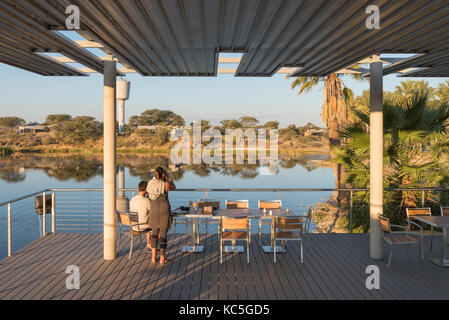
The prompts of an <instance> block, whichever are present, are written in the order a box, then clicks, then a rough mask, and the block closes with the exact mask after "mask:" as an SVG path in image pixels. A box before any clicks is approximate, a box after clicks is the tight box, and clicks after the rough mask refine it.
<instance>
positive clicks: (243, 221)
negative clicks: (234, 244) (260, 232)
mask: <svg viewBox="0 0 449 320" xmlns="http://www.w3.org/2000/svg"><path fill="white" fill-rule="evenodd" d="M248 223H249V219H248V218H225V217H224V218H222V220H221V228H222V230H244V229H248Z"/></svg>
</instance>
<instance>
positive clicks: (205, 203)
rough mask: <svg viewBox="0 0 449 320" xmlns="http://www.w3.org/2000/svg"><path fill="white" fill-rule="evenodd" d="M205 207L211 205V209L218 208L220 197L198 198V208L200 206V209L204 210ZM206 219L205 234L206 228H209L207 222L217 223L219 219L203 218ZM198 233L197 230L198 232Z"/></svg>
mask: <svg viewBox="0 0 449 320" xmlns="http://www.w3.org/2000/svg"><path fill="white" fill-rule="evenodd" d="M205 207H212V208H213V210H218V209H220V199H198V208H200V209H201V210H204V208H205ZM205 221H206V223H205V224H206V234H208V229H209V223H211V224H217V226H218V224H219V221H217V220H211V221H209V219H207V218H206V219H205ZM198 234H199V232H198Z"/></svg>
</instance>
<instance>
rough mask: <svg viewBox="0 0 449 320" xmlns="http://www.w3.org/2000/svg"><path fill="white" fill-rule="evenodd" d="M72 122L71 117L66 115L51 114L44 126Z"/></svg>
mask: <svg viewBox="0 0 449 320" xmlns="http://www.w3.org/2000/svg"><path fill="white" fill-rule="evenodd" d="M70 120H72V116H71V115H68V114H51V115H48V116H47V118H46V119H45V124H58V123H61V122H66V121H70Z"/></svg>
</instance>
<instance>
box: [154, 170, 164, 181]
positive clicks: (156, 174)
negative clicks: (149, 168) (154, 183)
mask: <svg viewBox="0 0 449 320" xmlns="http://www.w3.org/2000/svg"><path fill="white" fill-rule="evenodd" d="M164 173H165V171H164V169H163V168H162V167H157V168H156V170H154V177H155V178H156V179H157V180H162V179H163V176H164Z"/></svg>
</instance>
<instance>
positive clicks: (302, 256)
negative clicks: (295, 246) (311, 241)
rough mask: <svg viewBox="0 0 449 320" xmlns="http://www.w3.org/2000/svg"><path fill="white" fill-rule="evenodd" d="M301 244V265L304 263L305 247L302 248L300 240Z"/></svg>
mask: <svg viewBox="0 0 449 320" xmlns="http://www.w3.org/2000/svg"><path fill="white" fill-rule="evenodd" d="M300 242H301V263H304V252H303V246H302V239H301V240H300Z"/></svg>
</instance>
